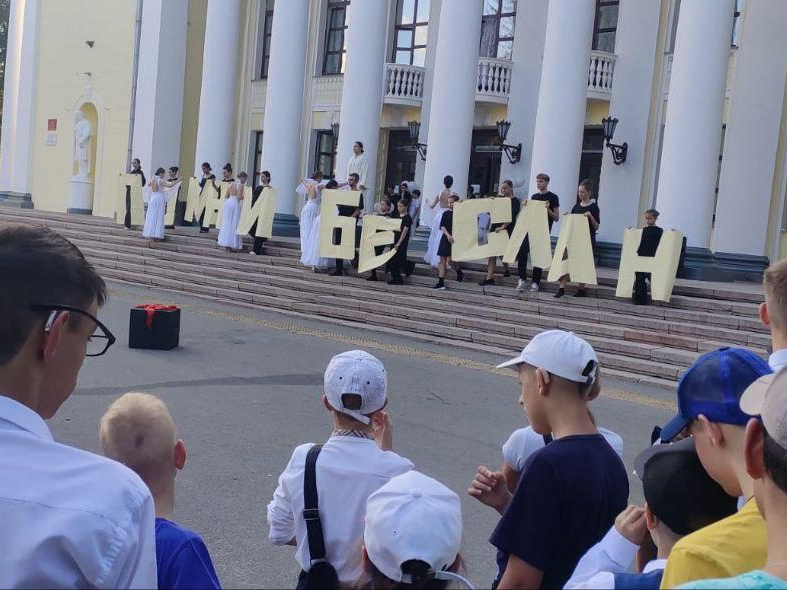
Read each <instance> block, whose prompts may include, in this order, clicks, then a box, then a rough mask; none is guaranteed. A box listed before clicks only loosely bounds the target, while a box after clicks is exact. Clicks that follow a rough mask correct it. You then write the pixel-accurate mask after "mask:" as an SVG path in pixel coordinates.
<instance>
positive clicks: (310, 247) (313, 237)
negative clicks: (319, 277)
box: [300, 198, 330, 268]
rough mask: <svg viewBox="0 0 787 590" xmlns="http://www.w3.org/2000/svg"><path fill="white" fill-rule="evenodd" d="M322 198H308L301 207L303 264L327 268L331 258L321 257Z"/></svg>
mask: <svg viewBox="0 0 787 590" xmlns="http://www.w3.org/2000/svg"><path fill="white" fill-rule="evenodd" d="M320 205H321V203H320V199H318V198H315V199H308V200H307V201H306V204H305V205H304V206H303V209H301V221H300V227H301V264H303V265H304V266H313V267H315V268H327V267H328V265H329V264H330V259H328V258H320Z"/></svg>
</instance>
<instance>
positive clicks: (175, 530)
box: [156, 517, 202, 546]
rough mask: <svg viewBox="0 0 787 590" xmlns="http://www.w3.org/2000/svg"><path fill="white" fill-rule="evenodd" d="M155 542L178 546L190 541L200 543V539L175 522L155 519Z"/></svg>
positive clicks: (198, 535)
mask: <svg viewBox="0 0 787 590" xmlns="http://www.w3.org/2000/svg"><path fill="white" fill-rule="evenodd" d="M156 541H157V542H158V543H164V544H166V545H168V546H180V545H182V544H184V543H188V542H191V541H198V542H200V543H202V537H201V536H200V534H199V533H197V532H195V531H192V530H191V529H187V528H186V527H184V526H181V525H179V524H178V523H176V522H173V521H171V520H167V519H166V518H158V517H156Z"/></svg>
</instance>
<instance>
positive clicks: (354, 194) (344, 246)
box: [320, 189, 361, 260]
mask: <svg viewBox="0 0 787 590" xmlns="http://www.w3.org/2000/svg"><path fill="white" fill-rule="evenodd" d="M360 199H361V192H360V191H338V190H333V189H323V191H322V207H321V208H320V256H321V257H322V258H341V259H344V260H352V259H353V258H355V224H356V223H357V220H356V219H355V218H354V217H342V216H340V215H339V211H338V209H337V208H336V207H337V206H338V205H347V206H350V207H357V206H358V202H359V201H360ZM335 229H340V230H342V241H341V242H340V243H338V244H334V243H333V230H335Z"/></svg>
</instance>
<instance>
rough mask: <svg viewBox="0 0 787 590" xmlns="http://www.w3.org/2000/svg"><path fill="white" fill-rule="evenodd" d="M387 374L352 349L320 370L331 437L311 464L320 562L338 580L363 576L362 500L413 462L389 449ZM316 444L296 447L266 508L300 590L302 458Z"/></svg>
mask: <svg viewBox="0 0 787 590" xmlns="http://www.w3.org/2000/svg"><path fill="white" fill-rule="evenodd" d="M387 389H388V374H387V373H386V371H385V367H383V364H382V363H381V362H380V361H379V360H378V359H377V358H375V357H373V356H372V355H370V354H368V353H366V352H364V351H362V350H353V351H350V352H345V353H342V354H339V355H337V356H335V357H333V358H332V359H331V362H330V363H329V364H328V368H327V369H326V370H325V381H324V392H325V393H324V395H323V397H322V400H323V404H324V405H325V408H326V409H327V410H328V411H329V412H330V413H331V414H332V416H333V433H332V435H331V437H330V438H329V439H328V441H327V442H326V443H325V444H324V445H322V449H321V451H320V455H319V462H318V463H317V465H316V482H317V496H318V498H319V517H320V521H321V525H322V536H323V539H324V545H325V560H326V561H327V562H328V563H330V564H331V565H332V566H333V568H334V569H335V570H336V573H337V575H338V578H339V581H340V582H342V583H350V582H355V581H357V580H358V579H360V578H361V577H362V575H363V560H362V556H361V554H360V552H359V551H358V547H359V546H360V544H361V542H362V540H363V526H364V516H365V512H366V500H367V499H368V498H369V496H370V495H371V494H372V493H373V492H375V491H376V490H377V489H379V488H380V487H381V486H382V485H384V484H385V483H387V482H388V480H389V479H391V478H392V477H395V476H397V475H400V474H402V473H406V472H408V471H410V470H411V469H412V468H413V464H412V463H411V462H410V461H408V460H407V459H404V458H403V457H400V456H399V455H397V454H396V453H394V452H392V451H391V448H392V440H391V424H390V421H389V419H388V415H387V414H386V412H384V411H383V410H384V408H385V406H386V404H387V403H388V400H387ZM313 446H314V445H312V444H305V445H301V446H299V447H297V448H296V449H295V451H294V452H293V454H292V458H291V459H290V461H289V463H288V464H287V467H286V468H285V469H284V472H283V473H282V474H281V477H279V486H278V487H277V488H276V492H275V493H274V495H273V500H272V501H271V502H270V504H269V505H268V523H269V525H270V533H269V538H270V540H271V541H273V542H274V543H275V544H277V545H296V546H297V547H298V550H297V552H296V554H295V559H296V560H297V561H298V563H299V565H300V567H301V570H302V571H301V574H300V578H299V582H298V584H299V586H298V587H305V585H306V583H307V579H308V576H307V572H308V571H309V570H310V569H311V567H312V566H313V560H312V557H311V555H310V551H309V540H308V532H307V525H306V520H305V519H304V516H303V513H304V508H305V500H304V476H305V473H306V470H305V465H306V458H307V454H308V453H309V451H310V450H311V448H312V447H313Z"/></svg>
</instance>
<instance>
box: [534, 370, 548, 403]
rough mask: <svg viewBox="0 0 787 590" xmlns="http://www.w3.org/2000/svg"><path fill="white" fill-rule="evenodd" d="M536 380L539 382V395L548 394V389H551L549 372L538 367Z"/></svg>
mask: <svg viewBox="0 0 787 590" xmlns="http://www.w3.org/2000/svg"><path fill="white" fill-rule="evenodd" d="M536 380H537V383H538V393H539V395H543V396H546V395H547V390H548V389H549V381H550V378H549V373H548V372H546V371H545V370H544V369H536Z"/></svg>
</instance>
